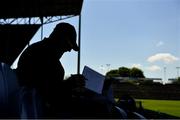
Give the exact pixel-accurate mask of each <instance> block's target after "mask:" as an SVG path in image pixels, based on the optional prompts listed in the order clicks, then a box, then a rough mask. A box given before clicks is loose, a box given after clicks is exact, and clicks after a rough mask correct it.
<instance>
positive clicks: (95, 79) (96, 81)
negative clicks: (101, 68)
mask: <svg viewBox="0 0 180 120" xmlns="http://www.w3.org/2000/svg"><path fill="white" fill-rule="evenodd" d="M82 74H83V75H84V76H85V78H86V79H87V80H86V86H85V87H86V88H88V89H90V90H92V91H95V92H97V93H99V94H101V93H102V89H103V85H104V80H105V76H104V75H102V74H100V73H98V72H96V71H95V70H93V69H91V68H89V67H88V66H85V67H84V69H83V73H82Z"/></svg>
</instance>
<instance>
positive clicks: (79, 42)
mask: <svg viewBox="0 0 180 120" xmlns="http://www.w3.org/2000/svg"><path fill="white" fill-rule="evenodd" d="M78 46H79V51H78V63H77V74H80V57H81V14H80V15H79V31H78Z"/></svg>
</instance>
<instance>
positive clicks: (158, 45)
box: [156, 41, 164, 47]
mask: <svg viewBox="0 0 180 120" xmlns="http://www.w3.org/2000/svg"><path fill="white" fill-rule="evenodd" d="M162 45H164V42H163V41H159V42H158V43H157V44H156V46H157V47H160V46H162Z"/></svg>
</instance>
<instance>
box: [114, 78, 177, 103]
mask: <svg viewBox="0 0 180 120" xmlns="http://www.w3.org/2000/svg"><path fill="white" fill-rule="evenodd" d="M112 86H113V93H114V96H115V98H118V97H119V96H121V95H123V94H130V95H132V96H133V97H134V98H136V99H157V100H180V96H179V95H180V85H178V84H166V85H163V84H159V83H153V84H133V83H129V82H124V83H120V82H118V81H114V82H113V83H112Z"/></svg>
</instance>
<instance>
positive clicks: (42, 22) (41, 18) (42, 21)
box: [40, 17, 44, 40]
mask: <svg viewBox="0 0 180 120" xmlns="http://www.w3.org/2000/svg"><path fill="white" fill-rule="evenodd" d="M40 20H41V40H42V39H43V24H44V19H43V17H40Z"/></svg>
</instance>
